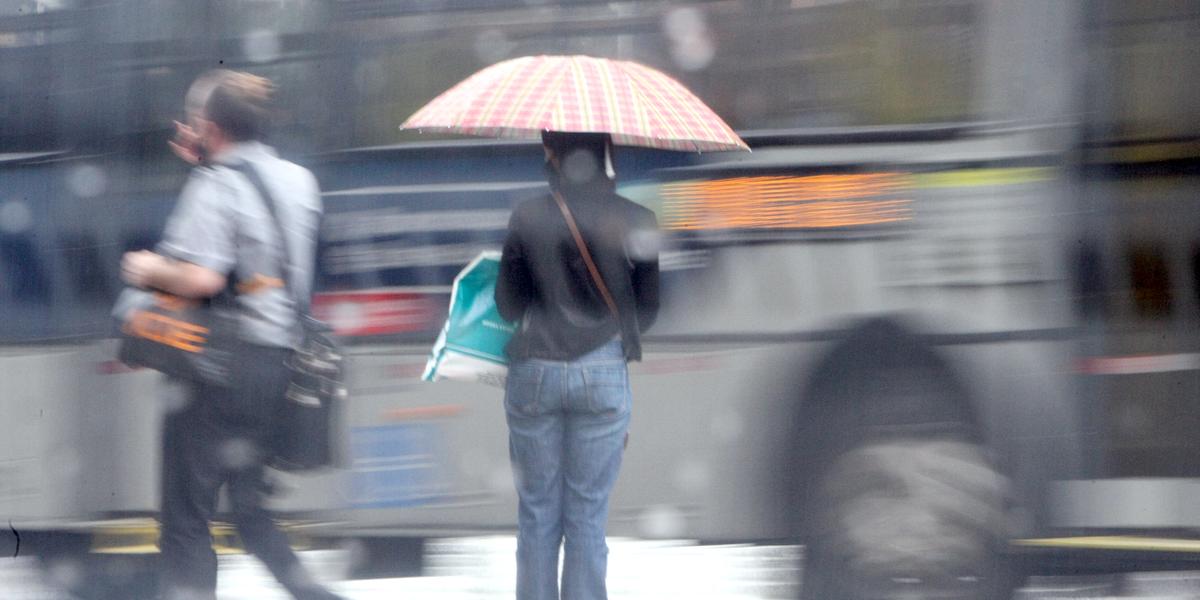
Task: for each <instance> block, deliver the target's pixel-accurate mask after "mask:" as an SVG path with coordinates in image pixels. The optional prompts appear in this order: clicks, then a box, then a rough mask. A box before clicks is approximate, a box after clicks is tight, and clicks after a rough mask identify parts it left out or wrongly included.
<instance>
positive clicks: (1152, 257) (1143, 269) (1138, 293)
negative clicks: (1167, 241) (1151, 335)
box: [1127, 242, 1173, 319]
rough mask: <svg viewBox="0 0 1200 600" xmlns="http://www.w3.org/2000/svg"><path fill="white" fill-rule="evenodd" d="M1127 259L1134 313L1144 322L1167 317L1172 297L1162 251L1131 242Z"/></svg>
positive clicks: (1151, 243)
mask: <svg viewBox="0 0 1200 600" xmlns="http://www.w3.org/2000/svg"><path fill="white" fill-rule="evenodd" d="M1127 255H1128V257H1129V281H1130V291H1131V292H1132V294H1133V308H1134V313H1135V314H1136V315H1137V316H1139V317H1142V318H1147V319H1165V318H1168V317H1170V316H1171V311H1172V308H1173V296H1172V294H1171V272H1170V268H1169V267H1168V262H1167V253H1166V249H1165V248H1164V247H1163V246H1162V245H1161V244H1156V243H1153V242H1131V243H1130V244H1129V247H1128V250H1127Z"/></svg>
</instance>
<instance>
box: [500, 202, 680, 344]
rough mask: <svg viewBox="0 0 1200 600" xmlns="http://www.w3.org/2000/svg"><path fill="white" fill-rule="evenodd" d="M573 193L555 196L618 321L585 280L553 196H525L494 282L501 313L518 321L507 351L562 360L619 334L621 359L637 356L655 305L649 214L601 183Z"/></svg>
mask: <svg viewBox="0 0 1200 600" xmlns="http://www.w3.org/2000/svg"><path fill="white" fill-rule="evenodd" d="M574 191H576V192H577V193H574V194H562V197H563V199H564V201H565V202H566V203H567V205H568V206H569V208H570V210H571V212H572V214H573V215H574V217H575V220H576V222H577V224H578V227H579V230H580V233H581V235H582V237H583V239H584V240H585V243H586V244H587V247H588V250H589V252H590V254H591V257H592V259H593V260H594V262H595V265H596V268H597V270H598V271H599V273H600V276H601V277H602V278H603V280H604V283H605V284H606V285H607V288H608V290H609V292H610V294H611V295H612V299H613V300H614V302H615V304H616V307H617V310H618V313H619V314H620V315H621V322H620V323H618V322H617V321H616V320H615V319H614V318H613V316H612V314H611V312H610V309H609V307H608V306H607V304H606V303H605V300H604V298H603V296H602V295H601V293H600V291H599V289H598V288H597V286H596V284H595V283H594V282H593V280H592V276H591V274H590V273H589V271H588V267H587V265H586V263H585V262H584V260H583V258H582V256H581V254H580V251H579V249H578V248H577V246H576V243H575V240H574V237H573V236H572V234H571V231H570V229H569V228H568V226H567V223H566V221H565V220H564V218H563V214H562V212H561V211H560V209H559V208H558V204H557V202H556V201H555V200H554V198H553V197H552V196H545V197H540V198H535V199H531V200H527V201H525V202H523V203H521V204H520V205H519V206H518V207H517V208H516V210H515V211H514V212H513V216H512V219H511V222H510V225H509V230H510V234H509V240H508V243H507V244H506V246H505V254H504V257H505V262H504V263H503V264H502V266H501V269H502V276H501V278H500V280H499V281H498V282H497V302H498V308H499V309H500V313H501V315H502V316H504V317H505V318H507V319H509V320H512V321H517V320H520V321H521V323H522V327H520V328H519V329H518V331H517V333H516V335H515V336H514V338H513V341H512V343H511V344H510V346H509V349H508V350H509V356H510V357H511V358H543V359H557V360H570V359H574V358H578V357H579V356H581V355H583V354H584V353H586V352H588V351H590V350H593V349H595V348H597V347H598V346H600V345H601V344H603V343H604V342H606V341H608V340H610V339H612V338H614V337H618V336H619V337H621V338H622V340H623V343H624V347H625V354H626V357H627V358H629V359H631V360H637V359H640V358H641V342H640V333H641V331H644V330H645V329H647V328H649V327H650V325H651V324H653V322H654V318H655V316H656V315H657V310H658V285H657V283H658V263H657V252H656V244H655V239H656V237H655V219H654V213H652V212H651V211H650V210H648V209H646V208H644V207H642V206H640V205H638V204H635V203H633V202H631V201H630V200H628V199H625V198H623V197H621V196H618V195H617V194H615V193H613V192H611V191H609V190H607V189H603V188H602V187H597V189H590V190H583V191H580V190H574ZM518 270H521V271H523V272H518Z"/></svg>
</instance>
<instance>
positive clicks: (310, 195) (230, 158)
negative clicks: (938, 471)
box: [160, 141, 321, 347]
mask: <svg viewBox="0 0 1200 600" xmlns="http://www.w3.org/2000/svg"><path fill="white" fill-rule="evenodd" d="M246 169H251V170H252V171H253V173H255V174H257V176H258V178H259V179H260V181H261V183H262V185H263V186H265V188H266V192H267V194H268V195H269V197H267V198H263V197H262V194H260V193H259V191H258V190H257V189H256V187H255V185H254V183H253V181H252V180H251V179H250V177H248V173H247V172H246ZM267 202H272V203H273V206H274V209H275V212H276V216H277V218H278V226H277V225H276V217H274V216H272V214H271V207H269V206H268V205H267ZM188 203H196V204H199V205H201V206H197V207H196V208H195V209H194V210H192V211H191V212H193V213H195V216H194V217H192V218H181V219H178V220H174V219H173V220H172V225H173V226H175V227H177V228H186V229H187V230H186V231H184V230H182V229H181V230H176V229H173V228H172V227H168V230H167V233H166V235H165V236H164V241H163V243H162V244H161V245H160V250H161V251H162V252H163V253H164V254H167V255H169V256H172V257H175V258H177V259H180V260H188V261H190V262H193V263H197V261H200V262H199V263H197V264H205V265H206V266H211V267H212V268H214V269H216V270H218V271H222V272H226V271H227V272H229V273H230V274H231V276H232V277H233V280H234V282H235V283H236V285H237V286H238V291H239V292H243V293H239V294H238V295H237V297H236V300H237V303H238V306H239V308H240V317H241V318H240V321H241V335H242V338H243V339H244V340H246V341H247V342H250V343H253V344H258V345H262V346H272V347H291V346H294V345H295V344H296V343H298V342H299V336H300V335H301V333H300V331H299V327H298V320H297V312H296V311H297V306H296V303H295V298H306V297H308V296H309V295H310V294H311V293H312V280H313V267H314V265H315V254H316V247H317V230H318V228H319V225H320V219H321V201H320V193H319V191H318V189H317V182H316V179H315V178H314V177H313V175H312V173H311V172H309V171H308V170H307V169H305V168H304V167H301V166H300V165H297V164H295V163H292V162H289V161H286V160H283V159H281V158H279V157H278V156H276V155H275V152H274V151H273V150H272V149H271V148H270V147H269V146H267V145H265V144H263V143H261V142H258V141H246V142H238V143H235V144H232V145H231V147H229V148H228V149H226V150H224V151H223V152H221V154H220V155H219V156H216V157H213V158H212V159H211V164H210V165H209V166H206V167H201V168H198V169H197V170H196V171H195V173H194V174H193V176H192V178H191V179H190V180H189V182H188V185H187V186H186V187H185V188H184V191H183V194H182V198H181V200H180V204H181V206H182V207H186V205H187V204H188ZM184 209H185V208H181V210H184ZM198 221H204V222H198ZM280 228H281V229H282V230H283V232H284V235H285V236H286V237H287V240H286V242H287V246H286V248H285V247H284V246H282V245H281V244H280V240H279V239H278V237H279V236H278V234H277V231H278V230H279V229H280ZM285 264H287V265H289V271H288V273H287V278H286V279H287V283H288V285H287V286H286V287H285V286H284V285H283V282H284V277H283V273H282V272H281V269H282V268H283V265H285Z"/></svg>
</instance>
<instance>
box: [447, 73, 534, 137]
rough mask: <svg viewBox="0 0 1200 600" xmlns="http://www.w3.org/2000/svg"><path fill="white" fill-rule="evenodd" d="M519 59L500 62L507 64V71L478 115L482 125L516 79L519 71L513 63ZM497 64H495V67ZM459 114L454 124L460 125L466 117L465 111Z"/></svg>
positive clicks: (489, 117)
mask: <svg viewBox="0 0 1200 600" xmlns="http://www.w3.org/2000/svg"><path fill="white" fill-rule="evenodd" d="M521 60H522V59H519V58H518V59H514V60H513V61H511V62H508V63H502V64H507V65H508V73H507V74H506V75H505V76H504V79H503V80H501V82H500V85H499V86H497V87H496V90H495V91H494V92H492V97H491V98H490V99H488V103H487V105H486V106H485V107H484V110H483V113H481V114H480V115H479V123H480V125H484V124H486V123H488V122H489V121H490V120H491V118H492V113H494V112H496V107H497V105H498V104H499V102H500V99H501V98H502V97H504V95H505V94H506V93H507V92H508V88H509V87H511V86H512V82H513V80H514V79H516V77H517V74H518V73H519V72H520V69H519V68H518V67H517V65H516V64H515V63H516V62H517V61H521ZM498 66H499V65H497V67H498ZM493 68H496V67H493ZM459 115H460V116H459V119H458V121H457V123H455V125H458V126H461V124H462V121H463V119H464V118H465V117H466V115H465V113H459Z"/></svg>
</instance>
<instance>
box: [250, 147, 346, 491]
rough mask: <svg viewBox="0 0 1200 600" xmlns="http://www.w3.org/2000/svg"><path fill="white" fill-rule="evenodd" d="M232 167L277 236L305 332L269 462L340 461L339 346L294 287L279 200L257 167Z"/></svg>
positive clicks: (299, 465)
mask: <svg viewBox="0 0 1200 600" xmlns="http://www.w3.org/2000/svg"><path fill="white" fill-rule="evenodd" d="M231 168H233V169H234V170H236V171H238V172H239V173H241V174H242V175H245V176H246V179H248V180H249V181H250V183H251V185H253V186H254V188H255V189H256V190H257V191H258V195H259V196H260V197H262V200H263V203H264V204H265V205H266V207H267V211H268V212H269V213H270V214H271V220H272V222H273V223H274V225H275V234H276V236H277V237H278V238H279V243H280V244H281V246H282V250H283V252H282V259H281V261H280V263H281V264H280V279H282V280H283V285H284V289H286V290H287V292H288V293H289V294H290V295H291V296H292V300H293V302H295V305H296V312H297V318H298V320H299V322H300V326H301V329H302V332H303V339H302V340H301V342H300V345H299V346H298V347H297V348H296V349H295V351H294V352H293V353H292V355H291V358H290V359H289V360H288V364H287V366H288V368H289V369H290V370H291V381H290V382H289V384H288V390H287V395H286V398H285V401H284V402H283V409H282V414H280V423H279V428H278V430H277V432H276V439H275V444H274V446H275V448H274V457H273V458H272V460H270V461H269V464H270V466H272V467H274V468H276V469H280V470H283V471H303V470H309V469H316V468H320V467H326V466H331V465H333V464H335V463H336V461H337V458H338V457H337V452H336V451H335V448H336V444H335V439H336V435H335V434H336V427H335V419H336V418H337V406H338V405H340V404H341V402H342V401H344V400H345V398H346V396H347V393H346V385H345V369H344V361H343V358H344V355H343V353H342V349H341V346H340V345H339V344H338V343H337V342H336V341H335V340H334V339H333V337H332V335H331V331H332V329H331V328H330V327H329V325H327V324H325V323H324V322H322V321H319V320H317V319H315V318H313V317H312V315H311V314H310V313H309V300H308V298H307V295H306V296H305V297H301V296H300V295H298V294H296V291H295V289H293V288H292V286H291V283H290V277H289V276H288V274H289V271H290V270H291V269H290V266H291V265H292V260H291V252H290V250H289V246H288V240H287V235H286V234H285V232H284V230H283V226H282V225H281V224H280V222H279V214H278V210H277V208H276V203H275V199H274V198H273V197H272V196H271V194H270V192H269V191H267V187H266V185H264V184H263V181H262V178H261V177H259V175H258V172H257V171H255V170H254V167H252V166H250V165H248V164H245V163H243V164H240V165H233V166H231Z"/></svg>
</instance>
